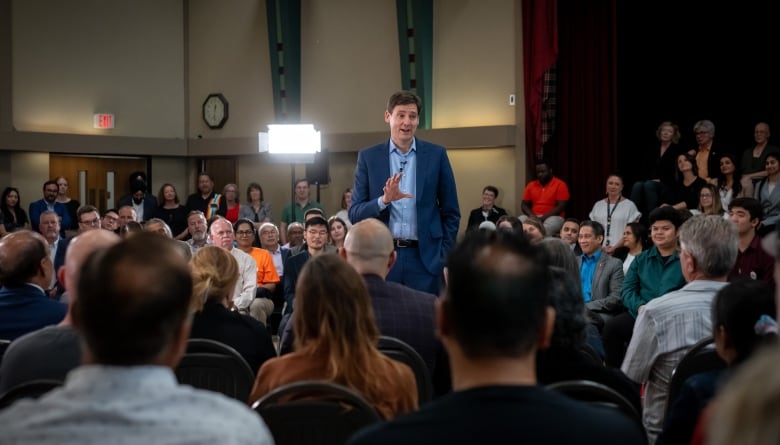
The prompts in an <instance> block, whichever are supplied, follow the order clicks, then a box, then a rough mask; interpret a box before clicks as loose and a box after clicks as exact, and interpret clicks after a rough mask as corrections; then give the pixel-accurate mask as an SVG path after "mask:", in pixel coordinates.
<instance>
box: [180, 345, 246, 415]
mask: <svg viewBox="0 0 780 445" xmlns="http://www.w3.org/2000/svg"><path fill="white" fill-rule="evenodd" d="M175 373H176V378H177V379H178V380H179V383H183V384H187V385H191V386H193V387H195V388H200V389H207V390H210V391H215V392H219V393H222V394H224V395H226V396H228V397H232V398H234V399H237V400H240V401H241V402H244V403H246V401H247V399H248V398H249V393H250V392H251V391H252V385H254V382H255V374H254V373H253V372H252V368H250V367H249V364H247V362H246V360H244V358H243V357H241V354H239V353H238V351H236V350H235V349H233V348H231V347H230V346H228V345H226V344H224V343H220V342H218V341H214V340H208V339H202V338H198V339H190V340H189V341H188V342H187V352H186V353H185V354H184V357H182V359H181V362H179V365H178V366H177V367H176V369H175Z"/></svg>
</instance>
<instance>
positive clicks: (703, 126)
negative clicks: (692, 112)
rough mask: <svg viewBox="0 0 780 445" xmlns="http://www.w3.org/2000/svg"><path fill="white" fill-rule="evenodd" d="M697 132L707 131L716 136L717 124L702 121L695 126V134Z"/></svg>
mask: <svg viewBox="0 0 780 445" xmlns="http://www.w3.org/2000/svg"><path fill="white" fill-rule="evenodd" d="M696 130H701V131H706V132H707V133H709V134H710V135H711V136H713V137H714V136H715V124H713V123H712V121H708V120H701V121H699V122H696V123H695V124H694V125H693V132H694V133H695V132H696Z"/></svg>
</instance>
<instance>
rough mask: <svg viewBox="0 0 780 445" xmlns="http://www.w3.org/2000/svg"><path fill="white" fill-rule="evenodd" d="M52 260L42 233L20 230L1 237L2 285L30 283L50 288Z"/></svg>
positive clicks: (0, 271)
mask: <svg viewBox="0 0 780 445" xmlns="http://www.w3.org/2000/svg"><path fill="white" fill-rule="evenodd" d="M46 262H48V263H49V264H44V263H46ZM50 263H51V261H50V260H49V243H48V242H47V241H46V238H44V237H43V235H41V234H40V233H36V232H31V231H29V230H20V231H18V232H13V233H10V234H8V235H6V236H4V237H3V238H2V239H0V284H2V285H3V286H21V285H23V284H24V283H28V282H29V283H35V284H37V285H39V286H41V287H42V288H44V289H46V288H47V287H48V286H49V284H50V283H51V278H52V276H51V274H52V271H51V269H52V266H51V264H50Z"/></svg>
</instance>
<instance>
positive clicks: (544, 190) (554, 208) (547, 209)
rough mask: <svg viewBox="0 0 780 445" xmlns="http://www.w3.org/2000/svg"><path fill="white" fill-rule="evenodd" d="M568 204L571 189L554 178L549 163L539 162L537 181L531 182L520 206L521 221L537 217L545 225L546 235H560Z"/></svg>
mask: <svg viewBox="0 0 780 445" xmlns="http://www.w3.org/2000/svg"><path fill="white" fill-rule="evenodd" d="M568 202H569V187H568V186H567V185H566V183H565V182H563V181H562V180H561V179H559V178H556V177H555V176H553V169H552V166H551V165H550V163H549V162H547V161H545V160H539V161H537V162H536V179H534V180H533V181H531V182H529V183H528V185H527V186H526V187H525V190H524V191H523V201H522V202H521V204H520V208H521V211H522V213H523V217H521V218H520V219H521V220H524V219H525V218H526V217H536V218H538V219H539V220H540V221H541V222H542V223H543V224H544V228H545V232H546V233H550V234H555V233H559V232H560V231H561V226H562V225H563V219H564V217H565V213H564V212H565V210H566V204H567V203H568Z"/></svg>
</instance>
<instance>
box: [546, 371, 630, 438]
mask: <svg viewBox="0 0 780 445" xmlns="http://www.w3.org/2000/svg"><path fill="white" fill-rule="evenodd" d="M547 388H548V389H551V390H554V391H557V392H560V393H561V394H564V395H566V396H568V397H570V398H572V399H575V400H579V401H582V402H587V403H589V404H591V405H596V406H603V407H608V408H612V409H616V410H618V411H620V412H622V413H623V414H625V415H626V416H628V417H630V418H631V419H633V420H634V421H635V422H636V423H637V424H639V426H640V428H642V430H643V431H644V427H643V426H642V414H641V413H640V412H639V411H637V410H636V408H635V407H634V405H633V404H632V403H631V402H630V401H629V400H628V399H626V398H625V397H623V395H622V394H620V393H619V392H617V391H615V390H614V389H612V388H610V387H609V386H607V385H604V384H601V383H598V382H593V381H591V380H565V381H562V382H555V383H551V384H549V385H547Z"/></svg>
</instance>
